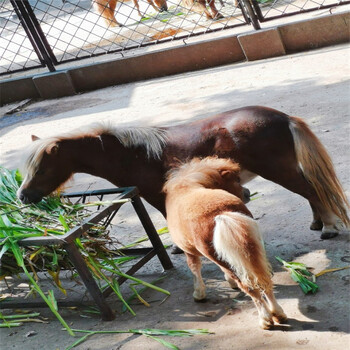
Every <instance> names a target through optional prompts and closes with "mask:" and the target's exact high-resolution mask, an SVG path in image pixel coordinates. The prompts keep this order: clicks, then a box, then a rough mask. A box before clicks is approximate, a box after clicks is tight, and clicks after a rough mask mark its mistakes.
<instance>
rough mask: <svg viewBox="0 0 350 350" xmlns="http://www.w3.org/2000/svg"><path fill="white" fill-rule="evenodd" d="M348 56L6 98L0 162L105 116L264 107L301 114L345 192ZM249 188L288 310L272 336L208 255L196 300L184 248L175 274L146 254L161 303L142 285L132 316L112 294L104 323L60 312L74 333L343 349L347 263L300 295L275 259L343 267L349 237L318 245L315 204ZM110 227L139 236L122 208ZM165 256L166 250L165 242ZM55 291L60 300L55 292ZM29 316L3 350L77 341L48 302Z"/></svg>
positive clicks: (134, 340) (179, 117)
mask: <svg viewBox="0 0 350 350" xmlns="http://www.w3.org/2000/svg"><path fill="white" fill-rule="evenodd" d="M349 59H350V50H349V48H348V46H347V45H340V46H334V47H328V48H324V49H320V50H314V51H310V52H305V53H301V54H295V55H289V56H285V57H279V58H273V59H268V60H262V61H256V62H248V63H246V62H245V63H240V64H232V65H227V66H223V67H218V68H214V69H208V70H204V71H200V72H194V73H186V74H180V75H176V76H171V77H165V78H162V79H155V80H149V81H144V82H138V83H133V84H126V85H122V86H115V87H111V88H106V89H102V90H99V91H93V92H90V93H86V94H81V95H77V96H73V97H67V98H61V99H56V100H50V101H37V102H33V101H29V103H27V104H25V105H23V106H21V105H20V104H15V105H8V106H5V107H2V108H1V109H0V116H1V117H0V127H1V130H0V136H1V139H0V164H1V165H3V166H6V167H8V168H16V167H17V166H18V165H19V164H20V154H21V150H22V149H23V148H25V147H26V146H27V145H28V144H29V143H30V142H31V141H30V135H31V134H36V135H38V136H40V137H46V136H51V135H57V134H59V133H62V132H66V131H69V130H72V129H75V128H79V127H82V126H84V125H87V124H90V123H92V122H96V121H102V120H111V121H113V122H114V123H116V124H122V123H125V122H135V123H137V124H138V125H141V124H146V123H147V124H149V123H151V124H157V125H164V124H174V123H178V122H181V121H185V120H193V119H197V118H203V117H206V116H208V115H210V114H214V113H217V112H222V111H225V110H229V109H234V108H237V107H241V106H247V105H265V106H269V107H272V108H276V109H279V110H281V111H283V112H285V113H287V114H289V115H297V116H300V117H302V118H304V120H305V121H306V122H307V123H308V124H309V125H310V127H311V129H312V130H313V131H314V132H315V134H316V135H317V136H318V137H319V138H320V140H321V141H322V143H323V144H324V145H325V146H326V148H327V149H328V151H329V153H330V155H331V157H332V159H333V162H334V166H335V168H336V171H337V174H338V176H339V178H340V181H341V182H342V184H343V186H344V189H345V192H346V193H347V195H349V191H350V177H349V170H350V169H349V160H350V157H349V152H348V148H349V145H350V144H349V135H350V133H349V121H350V103H349V93H350V85H349V78H348V77H349V73H350V65H349V62H350V60H349ZM27 102H28V101H27ZM6 113H7V114H6ZM276 171H278V169H276ZM110 186H111V185H110V184H108V183H107V182H106V181H105V180H101V179H98V178H93V177H91V176H88V175H79V176H76V177H75V181H74V182H73V183H72V188H73V189H87V188H106V187H110ZM247 187H248V188H249V189H250V191H251V192H252V193H254V192H257V194H256V195H255V197H254V198H255V200H253V201H251V202H250V203H249V204H248V207H249V209H250V211H251V212H252V213H253V215H254V217H255V219H256V220H257V221H258V223H259V225H260V227H261V230H262V232H263V235H264V239H265V245H266V251H267V255H268V258H269V260H270V262H271V264H272V267H273V270H274V277H273V281H274V283H275V293H276V297H277V299H278V301H279V303H280V304H281V306H282V307H283V309H284V311H285V312H286V314H287V315H288V317H289V324H288V325H285V326H278V327H276V328H275V329H273V330H270V331H266V330H262V329H260V328H259V327H258V316H257V311H256V309H255V307H254V305H253V302H252V301H251V300H250V299H249V298H248V297H246V296H245V295H244V294H243V293H240V292H239V291H238V290H232V289H230V288H229V286H228V284H227V282H225V281H224V278H223V275H222V273H221V271H220V270H219V269H218V268H217V267H216V266H214V265H213V264H211V263H208V262H204V264H203V277H204V279H205V283H206V285H207V294H208V300H207V302H206V303H195V302H194V301H193V298H192V292H193V285H192V276H191V273H190V272H189V270H188V268H187V266H186V262H185V259H184V256H183V255H171V259H172V261H173V264H174V268H173V269H172V270H168V271H163V270H162V268H161V265H160V263H159V261H158V260H157V258H153V259H152V261H151V262H150V263H148V264H147V265H145V266H144V267H143V268H142V269H141V270H140V271H139V272H138V273H137V274H136V276H137V277H140V278H142V279H145V280H147V281H153V280H155V279H157V278H159V277H164V278H163V279H162V280H161V281H159V282H158V283H157V285H158V286H160V287H162V288H164V289H167V290H169V291H170V292H171V296H170V297H169V298H167V299H165V300H164V295H162V294H161V293H158V292H155V291H153V290H147V291H145V292H144V293H143V294H142V296H143V298H144V299H145V300H147V301H148V303H150V307H146V306H145V305H143V304H142V303H140V302H132V307H133V308H134V310H135V311H136V314H137V315H136V316H135V317H134V316H132V315H131V314H130V313H127V312H125V313H122V312H121V309H122V306H121V303H120V302H118V300H117V298H116V297H115V296H113V295H111V296H110V297H109V299H108V300H109V303H110V305H111V307H112V308H113V309H115V310H117V311H118V314H117V318H116V319H115V320H114V321H111V322H103V321H101V319H100V318H99V316H98V315H93V314H91V313H88V312H86V310H85V308H84V307H81V306H79V307H78V308H74V309H72V308H63V309H62V310H61V313H62V315H63V317H64V318H65V319H66V321H67V322H68V323H69V325H71V327H73V328H76V329H85V330H93V331H101V330H114V331H115V330H128V329H137V328H158V329H197V328H203V329H208V330H209V331H210V332H211V333H212V334H210V335H195V336H193V337H186V338H179V337H171V338H170V337H167V338H166V337H163V339H164V340H167V341H170V342H171V343H174V344H176V345H177V346H178V347H179V348H180V349H183V350H184V349H188V350H196V349H198V350H200V349H223V350H228V349H235V350H245V349H247V350H253V349H257V350H258V349H259V350H261V349H269V350H270V349H276V350H277V349H278V350H280V349H288V350H289V349H300V350H302V349H307V350H311V349H317V350H335V349H350V337H349V311H350V310H349V305H350V303H349V299H350V298H349V281H350V272H349V271H350V270H342V271H337V272H333V273H327V274H324V275H323V276H321V277H319V278H317V284H318V285H319V287H320V289H319V291H318V292H317V293H316V294H314V295H304V294H303V292H302V290H301V289H300V287H299V286H298V285H297V284H296V283H294V282H293V281H292V280H291V278H290V275H289V273H288V272H287V271H285V270H283V269H282V268H281V266H280V264H279V263H278V262H277V260H276V259H275V256H280V257H282V258H283V259H285V260H287V261H299V262H303V263H305V264H307V265H308V266H310V267H312V268H313V269H314V270H313V272H314V273H318V272H320V271H322V270H324V269H328V268H338V267H346V266H348V265H349V262H350V245H349V233H346V232H344V233H342V234H340V235H339V236H337V237H336V238H334V239H331V240H321V239H320V233H319V232H317V231H310V230H309V225H310V222H311V210H310V208H309V206H308V203H307V201H305V200H304V199H303V198H302V197H300V196H298V195H296V194H293V193H290V192H288V191H287V190H285V189H284V188H282V187H280V186H278V185H276V184H274V183H271V182H268V181H266V180H264V179H262V178H257V179H254V180H253V181H251V182H250V183H249V184H248V185H247ZM147 209H148V212H149V214H150V216H151V218H152V221H153V222H154V224H155V226H156V228H161V227H164V226H165V225H166V222H165V220H164V218H163V217H162V216H161V215H160V213H159V212H157V211H156V210H155V209H153V208H151V207H150V206H148V205H147ZM113 224H114V227H115V235H117V237H118V239H120V240H121V241H122V242H124V241H133V240H135V239H136V238H137V237H140V236H142V235H143V234H144V233H143V230H142V229H141V227H139V225H138V222H137V218H136V216H135V214H134V213H133V212H132V210H131V209H130V208H128V207H127V205H125V208H123V210H122V211H121V212H120V213H119V214H118V217H116V218H115V219H114V221H113ZM162 240H163V241H164V243H165V244H170V243H171V242H170V238H169V237H168V235H164V236H162ZM146 244H147V243H146ZM168 251H169V253H170V249H168ZM10 282H11V283H10V284H11V285H12V288H13V289H14V291H15V292H16V293H18V294H19V295H21V294H20V293H23V291H25V290H26V287H27V286H26V284H25V280H14V281H10ZM67 283H71V282H69V281H67ZM1 288H2V291H1V293H3V294H4V293H8V292H9V290H8V289H7V288H6V285H5V284H4V283H3V282H2V284H1ZM50 288H52V286H50ZM123 290H124V292H125V293H126V296H128V295H129V294H131V291H130V289H129V288H128V286H127V285H123ZM55 293H56V295H57V296H58V295H59V291H58V290H57V291H56V292H55ZM68 298H70V299H74V300H77V301H79V303H80V304H81V303H82V302H83V303H84V302H85V301H86V300H87V299H88V296H87V295H86V293H85V291H84V289H83V288H82V287H81V286H79V285H76V284H73V285H71V286H70V292H69V296H68ZM33 311H39V312H40V313H41V315H42V316H45V317H47V318H48V323H45V324H39V323H26V324H24V325H23V326H21V327H18V328H12V329H1V330H0V332H1V333H0V334H1V349H3V350H8V349H18V350H22V349H28V350H31V349H33V350H34V349H47V350H54V349H60V350H63V349H66V348H67V347H68V346H69V345H70V344H73V343H74V341H75V340H76V338H72V337H70V336H69V335H67V333H66V332H65V331H63V330H61V328H62V327H61V325H60V323H59V322H58V321H57V320H56V319H55V318H54V316H53V315H52V314H51V313H50V312H49V311H48V310H47V309H46V308H42V309H39V308H34V309H33ZM4 312H10V310H5V311H4ZM81 335H82V334H81ZM76 348H77V349H93V350H112V349H113V350H115V349H123V350H135V349H142V350H146V349H152V350H153V349H163V348H164V346H163V345H162V344H160V343H159V342H156V341H155V340H153V339H151V338H147V337H145V336H141V335H131V334H98V335H94V336H92V337H90V338H87V339H86V341H85V342H84V343H82V344H81V345H79V346H77V347H76Z"/></svg>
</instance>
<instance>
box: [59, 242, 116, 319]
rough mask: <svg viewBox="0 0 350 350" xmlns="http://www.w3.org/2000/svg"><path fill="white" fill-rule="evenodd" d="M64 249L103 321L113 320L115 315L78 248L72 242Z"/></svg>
mask: <svg viewBox="0 0 350 350" xmlns="http://www.w3.org/2000/svg"><path fill="white" fill-rule="evenodd" d="M64 247H65V249H66V251H67V253H68V256H69V259H70V260H71V262H72V263H73V265H74V267H75V269H76V270H77V271H78V273H79V276H80V277H81V279H82V280H83V282H84V284H85V286H86V288H87V290H88V291H89V293H90V294H91V296H92V298H93V299H94V301H95V303H96V304H97V306H98V308H99V309H100V311H101V316H102V319H103V320H104V321H111V320H114V319H115V314H114V312H113V311H112V309H111V308H110V307H109V305H108V303H107V302H106V300H105V298H104V297H103V295H102V293H101V291H100V288H99V287H98V285H97V283H96V281H95V280H94V278H93V277H92V275H91V273H90V271H89V269H88V267H87V266H86V264H85V261H84V259H83V257H82V256H81V254H80V252H79V250H78V248H77V247H76V246H75V244H74V242H71V243H68V244H65V246H64Z"/></svg>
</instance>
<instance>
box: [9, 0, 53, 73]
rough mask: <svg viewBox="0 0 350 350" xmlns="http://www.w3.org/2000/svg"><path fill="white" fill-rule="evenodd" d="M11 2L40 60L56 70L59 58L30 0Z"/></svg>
mask: <svg viewBox="0 0 350 350" xmlns="http://www.w3.org/2000/svg"><path fill="white" fill-rule="evenodd" d="M10 2H11V5H12V7H13V9H14V10H15V12H16V14H17V16H18V18H19V20H20V22H21V24H22V26H23V28H24V30H25V32H26V34H27V36H28V39H29V41H30V43H31V44H32V46H33V49H34V51H35V52H36V54H37V56H38V58H39V60H40V62H41V63H42V64H43V65H45V66H47V67H48V69H49V70H50V72H54V71H56V69H55V64H57V59H56V57H55V55H54V53H53V52H52V50H51V47H50V45H49V43H48V41H47V39H46V37H45V35H44V33H43V31H42V29H41V27H40V24H39V22H38V20H37V18H36V16H35V14H34V11H33V9H32V7H31V6H30V4H29V2H28V0H10Z"/></svg>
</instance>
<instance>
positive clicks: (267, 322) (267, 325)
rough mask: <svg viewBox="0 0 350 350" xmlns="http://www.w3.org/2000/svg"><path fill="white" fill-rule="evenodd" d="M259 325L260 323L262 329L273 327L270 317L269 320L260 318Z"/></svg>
mask: <svg viewBox="0 0 350 350" xmlns="http://www.w3.org/2000/svg"><path fill="white" fill-rule="evenodd" d="M259 325H260V328H262V329H271V328H273V326H274V323H273V320H272V319H271V320H266V319H263V320H260V322H259Z"/></svg>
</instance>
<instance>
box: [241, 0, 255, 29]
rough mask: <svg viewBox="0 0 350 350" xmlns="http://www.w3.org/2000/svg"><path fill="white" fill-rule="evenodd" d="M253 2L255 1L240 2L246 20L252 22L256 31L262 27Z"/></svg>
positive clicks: (245, 0) (243, 0) (244, 0)
mask: <svg viewBox="0 0 350 350" xmlns="http://www.w3.org/2000/svg"><path fill="white" fill-rule="evenodd" d="M253 1H254V0H238V2H239V5H240V8H241V11H242V14H243V16H244V18H245V19H246V20H247V19H248V23H249V22H250V23H251V24H252V25H253V27H254V29H256V30H258V29H260V28H261V27H260V23H259V18H258V15H257V14H256V12H255V11H256V10H255V5H254V4H253ZM256 6H258V7H259V5H258V4H256ZM259 10H260V8H259ZM260 14H261V12H260Z"/></svg>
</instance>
